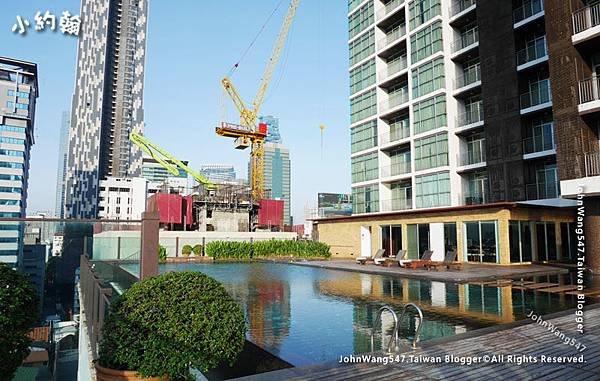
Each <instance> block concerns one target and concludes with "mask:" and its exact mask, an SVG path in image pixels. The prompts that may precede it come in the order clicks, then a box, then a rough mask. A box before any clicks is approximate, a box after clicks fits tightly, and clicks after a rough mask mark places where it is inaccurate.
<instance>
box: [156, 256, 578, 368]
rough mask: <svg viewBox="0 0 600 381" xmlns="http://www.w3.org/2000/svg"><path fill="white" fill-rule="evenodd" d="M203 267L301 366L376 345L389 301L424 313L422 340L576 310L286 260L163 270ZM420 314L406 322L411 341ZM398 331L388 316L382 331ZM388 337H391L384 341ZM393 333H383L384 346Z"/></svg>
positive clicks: (466, 287)
mask: <svg viewBox="0 0 600 381" xmlns="http://www.w3.org/2000/svg"><path fill="white" fill-rule="evenodd" d="M186 270H189V271H199V272H203V273H205V274H207V275H209V276H211V277H213V278H215V279H217V280H218V281H220V282H221V283H223V285H224V286H225V288H226V289H227V290H228V291H229V293H230V294H231V295H232V297H233V298H234V299H235V300H236V301H237V302H238V303H239V304H240V305H241V306H242V308H243V310H244V313H245V316H246V321H247V326H248V332H247V337H248V339H249V340H250V341H252V342H253V343H255V344H257V345H258V346H260V347H262V348H263V349H265V350H267V351H269V352H271V353H273V354H274V355H276V356H278V357H280V358H282V359H283V360H285V361H287V362H289V363H291V364H293V365H295V366H300V365H309V364H316V363H319V362H324V361H331V360H337V359H339V358H340V356H341V355H349V354H358V353H364V352H369V351H370V350H371V341H370V340H371V339H370V338H371V328H372V327H373V323H374V321H375V319H376V316H377V311H378V309H379V308H380V307H381V306H383V305H385V304H387V305H390V306H392V307H393V308H394V309H395V310H396V312H397V313H398V314H399V313H400V311H401V307H402V306H403V305H404V304H406V303H408V302H412V303H415V304H417V305H418V306H419V307H421V308H422V310H423V315H424V319H423V320H424V321H423V328H422V331H421V341H425V340H430V339H433V338H438V337H443V336H450V335H455V334H458V333H462V332H466V331H469V330H473V329H477V328H481V327H486V326H491V325H496V324H500V323H504V322H510V321H514V320H519V319H523V318H524V317H525V316H526V315H527V314H529V312H530V311H532V310H533V311H535V313H536V314H542V315H543V314H545V313H549V312H557V311H560V310H564V309H568V308H573V307H574V304H575V299H574V297H571V296H566V295H558V294H550V293H541V292H532V291H523V290H512V289H511V288H497V287H486V286H481V285H471V284H454V283H444V282H432V281H427V280H415V279H402V278H396V277H388V276H380V275H369V274H361V273H354V272H347V271H339V270H327V269H321V268H315V267H307V266H297V265H291V264H282V263H214V264H195V263H190V264H166V265H161V272H166V271H186ZM416 322H417V318H416V317H414V316H412V314H411V316H410V317H409V318H405V319H403V321H402V322H401V325H400V336H401V337H403V338H412V336H413V334H414V330H415V325H416ZM392 328H393V321H392V318H391V316H390V315H388V314H384V316H383V318H382V323H381V324H380V325H378V329H377V331H381V330H383V331H384V332H386V333H387V334H389V333H390V332H391V330H392ZM384 340H385V341H384ZM387 340H388V339H387V338H385V339H384V338H382V337H381V335H377V340H376V345H379V347H378V348H377V347H376V349H380V348H381V345H382V342H385V343H386V344H387Z"/></svg>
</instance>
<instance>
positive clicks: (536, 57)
mask: <svg viewBox="0 0 600 381" xmlns="http://www.w3.org/2000/svg"><path fill="white" fill-rule="evenodd" d="M527 45H528V46H527V47H526V48H524V49H521V50H519V51H518V52H517V71H520V70H524V69H527V68H529V67H532V66H535V65H536V64H538V63H540V62H543V61H546V60H548V50H547V48H546V36H542V37H538V38H536V39H535V40H533V41H529V42H528V43H527Z"/></svg>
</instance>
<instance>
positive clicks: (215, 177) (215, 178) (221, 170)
mask: <svg viewBox="0 0 600 381" xmlns="http://www.w3.org/2000/svg"><path fill="white" fill-rule="evenodd" d="M200 174H201V175H202V176H204V177H206V178H207V179H208V180H209V181H210V182H212V183H215V184H218V183H224V182H235V181H236V175H235V169H234V168H233V165H229V164H206V165H203V166H201V167H200Z"/></svg>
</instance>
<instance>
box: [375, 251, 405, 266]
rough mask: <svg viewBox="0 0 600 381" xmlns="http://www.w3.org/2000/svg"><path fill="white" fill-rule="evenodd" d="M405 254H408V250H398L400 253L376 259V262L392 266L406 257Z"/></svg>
mask: <svg viewBox="0 0 600 381" xmlns="http://www.w3.org/2000/svg"><path fill="white" fill-rule="evenodd" d="M405 256H406V250H398V253H396V255H392V256H389V257H382V258H377V259H375V264H376V265H383V266H386V267H391V266H393V265H395V264H396V263H397V262H398V260H399V259H400V260H401V259H404V257H405Z"/></svg>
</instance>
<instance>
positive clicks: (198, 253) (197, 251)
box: [192, 244, 202, 257]
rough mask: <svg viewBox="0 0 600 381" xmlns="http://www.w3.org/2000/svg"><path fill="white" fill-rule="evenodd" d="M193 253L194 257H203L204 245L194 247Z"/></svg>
mask: <svg viewBox="0 0 600 381" xmlns="http://www.w3.org/2000/svg"><path fill="white" fill-rule="evenodd" d="M192 251H193V252H194V255H195V256H196V257H199V256H201V255H202V245H200V244H197V245H194V248H193V249H192Z"/></svg>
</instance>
